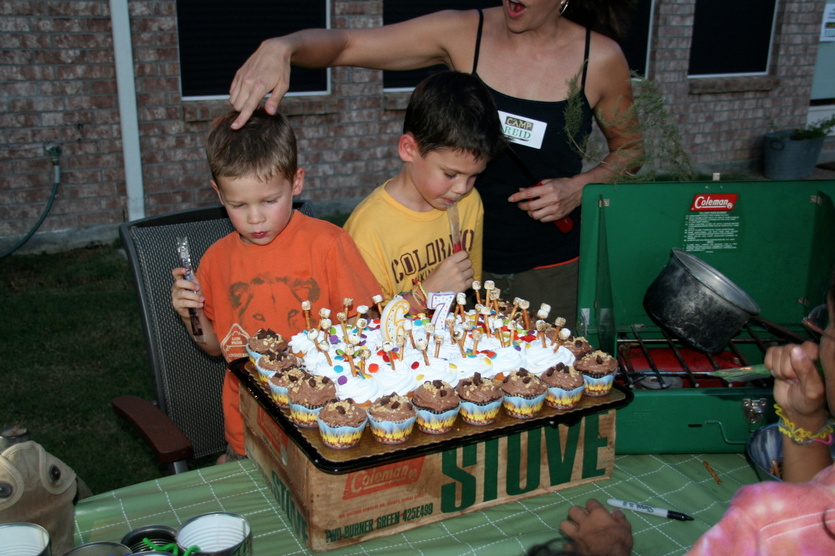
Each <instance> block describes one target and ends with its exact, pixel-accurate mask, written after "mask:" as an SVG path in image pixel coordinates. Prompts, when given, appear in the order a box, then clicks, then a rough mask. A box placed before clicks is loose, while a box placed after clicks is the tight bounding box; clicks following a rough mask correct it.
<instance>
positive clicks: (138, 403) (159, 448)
mask: <svg viewBox="0 0 835 556" xmlns="http://www.w3.org/2000/svg"><path fill="white" fill-rule="evenodd" d="M110 403H111V404H112V405H113V411H115V412H116V415H118V416H119V417H121V418H122V419H124V420H125V421H127V422H128V423H130V425H131V426H132V427H133V428H134V429H135V430H136V431H137V432H138V433H139V435H140V436H141V437H142V438H143V439H144V440H145V442H146V443H147V444H148V446H150V448H151V450H153V452H154V454H156V457H157V459H158V460H159V461H160V463H166V464H171V463H175V462H178V461H182V460H187V459H191V458H192V457H193V456H194V447H193V446H192V444H191V441H190V440H189V439H188V438H186V436H185V435H184V434H183V433H182V431H181V430H180V429H179V428H178V427H177V425H175V424H174V422H173V421H172V420H171V419H170V418H169V417H168V415H166V414H165V413H163V412H162V410H161V409H160V408H158V407H157V406H155V405H154V404H152V403H151V402H149V401H148V400H146V399H143V398H140V397H138V396H119V397H118V398H113V399H112V400H111V402H110Z"/></svg>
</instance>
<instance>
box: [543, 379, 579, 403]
mask: <svg viewBox="0 0 835 556" xmlns="http://www.w3.org/2000/svg"><path fill="white" fill-rule="evenodd" d="M585 390H586V385H585V383H583V384H581V385H580V386H578V387H577V388H574V389H572V390H566V389H565V388H560V387H559V386H549V387H548V393H547V395H546V396H545V404H546V405H547V406H548V407H552V408H554V409H571V408H572V407H574V406H575V405H577V402H579V401H580V398H582V397H583V392H585Z"/></svg>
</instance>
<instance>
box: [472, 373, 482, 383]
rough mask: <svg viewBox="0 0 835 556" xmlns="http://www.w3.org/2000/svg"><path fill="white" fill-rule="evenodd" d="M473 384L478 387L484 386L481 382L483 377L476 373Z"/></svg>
mask: <svg viewBox="0 0 835 556" xmlns="http://www.w3.org/2000/svg"><path fill="white" fill-rule="evenodd" d="M473 384H475V385H476V386H481V385H482V384H484V381H483V380H481V375H480V374H478V373H476V374H475V375H474V376H473Z"/></svg>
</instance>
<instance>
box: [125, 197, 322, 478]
mask: <svg viewBox="0 0 835 556" xmlns="http://www.w3.org/2000/svg"><path fill="white" fill-rule="evenodd" d="M293 208H295V209H298V210H299V211H300V212H302V213H304V214H307V215H308V216H314V214H313V211H312V209H311V207H310V203H306V202H304V201H297V202H295V203H294V204H293ZM233 230H234V228H233V227H232V223H231V222H230V221H229V218H228V217H227V215H226V210H225V209H224V208H223V207H222V206H220V205H218V206H213V207H207V208H198V209H189V210H184V211H179V212H174V213H169V214H164V215H160V216H153V217H150V218H144V219H142V220H136V221H133V222H127V223H124V224H122V225H121V226H120V228H119V235H120V236H121V238H122V242H123V243H124V246H125V250H126V251H127V256H128V262H129V265H130V267H131V270H132V271H133V275H134V280H135V283H136V290H137V294H138V296H139V305H140V312H141V318H142V327H143V329H144V332H145V343H146V347H147V349H148V356H149V359H150V363H151V379H152V382H153V388H154V396H155V402H154V403H153V404H152V403H151V402H149V401H147V400H145V399H143V398H140V397H138V396H132V395H125V396H119V397H117V398H114V399H113V400H112V404H113V409H114V411H115V412H116V413H117V414H118V415H119V416H120V417H122V418H123V419H125V420H126V421H127V422H128V423H130V424H131V426H133V427H134V428H135V429H136V430H137V431H138V432H139V434H140V435H141V436H142V437H143V439H144V440H145V441H146V442H147V443H148V445H149V446H150V448H151V449H152V450H153V452H154V453H155V455H156V457H157V459H158V460H159V462H160V463H161V464H164V465H165V466H167V471H168V472H170V473H180V472H183V471H187V470H188V461H189V460H191V459H193V458H200V457H203V456H207V455H211V454H219V453H220V452H223V451H224V449H225V447H226V441H225V439H224V435H223V411H222V408H221V390H222V385H223V375H224V372H225V370H226V363H225V361H224V360H223V358H222V357H211V356H209V355H207V354H206V353H205V352H204V351H203V350H202V349H200V347H198V346H197V345H196V344H195V343H194V342H193V341H192V340H191V338H190V337H189V335H188V332H187V331H186V329H185V327H184V326H183V323H182V321H181V319H180V317H179V315H177V313H176V312H175V311H174V309H173V308H172V307H171V283H172V280H173V279H172V277H171V269H173V268H176V267H178V266H180V263H179V260H178V258H177V252H176V239H177V238H178V237H187V238H188V242H189V251H190V253H191V260H192V265H193V266H194V268H195V269H196V268H197V266H198V264H199V263H200V259H201V257H202V256H203V253H205V251H206V249H208V247H209V246H210V245H211V244H213V243H214V242H215V241H217V240H218V239H220V238H222V237H223V236H225V235H227V234H229V233H230V232H232V231H233Z"/></svg>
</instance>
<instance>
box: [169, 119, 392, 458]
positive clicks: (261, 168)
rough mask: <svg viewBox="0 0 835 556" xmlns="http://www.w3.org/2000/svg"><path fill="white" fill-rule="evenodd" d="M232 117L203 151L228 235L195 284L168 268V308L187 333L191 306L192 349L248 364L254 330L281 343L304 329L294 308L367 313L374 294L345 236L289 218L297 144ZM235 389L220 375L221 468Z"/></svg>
mask: <svg viewBox="0 0 835 556" xmlns="http://www.w3.org/2000/svg"><path fill="white" fill-rule="evenodd" d="M237 116H238V115H237V113H230V114H227V115H226V116H223V117H221V118H219V119H217V120H215V121H214V122H213V124H212V129H211V130H210V132H209V138H208V142H207V146H206V154H207V157H208V160H209V166H210V169H211V172H212V180H211V184H212V187H213V188H214V190H215V191H216V192H217V195H218V198H219V199H220V202H221V204H223V206H224V207H226V212H227V213H228V214H229V219H230V220H231V221H232V225H233V226H234V227H235V231H234V232H232V233H231V234H229V235H228V236H226V237H224V238H221V239H220V240H218V241H217V242H216V243H214V244H213V245H212V246H211V247H209V249H208V250H206V253H205V254H204V255H203V258H202V260H201V261H200V266H199V267H198V269H197V276H196V279H195V281H193V282H191V281H188V280H186V279H185V277H184V273H185V269H183V268H175V269H174V270H173V271H172V274H173V276H174V278H175V281H174V285H173V286H172V288H171V302H172V304H173V306H174V309H175V310H176V311H177V313H178V314H179V315H180V317H181V318H182V319H183V322H184V324H185V325H186V329H187V330H188V331H189V334H191V321H190V316H189V309H190V308H196V309H198V311H199V318H200V322H201V325H202V327H203V333H204V342H202V343H198V345H199V346H200V347H201V348H202V349H203V350H204V351H206V353H208V354H210V355H222V356H223V357H224V358H225V359H226V361H232V360H234V359H237V358H239V357H246V355H247V354H246V344H247V342H248V340H249V337H250V336H251V335H252V334H254V333H255V332H257V331H258V330H259V329H260V328H271V329H273V330H274V331H276V332H278V333H279V334H281V335H282V336H284V337H285V338H290V337H291V336H292V335H293V334H296V333H298V332H300V331H302V330H304V329H305V328H306V323H305V320H304V315H303V313H302V311H301V303H302V301H310V302H311V305H312V309H311V312H312V313H313V314H318V312H319V309H321V308H328V309H330V308H338V307H342V306H343V300H344V299H345V298H351V299H353V300H354V302H355V303H354V305H353V307H357V306H358V305H368V306H373V305H374V304H373V302H372V300H371V298H372V296H374V295H377V294H379V292H380V288H379V286H378V285H377V281H376V280H375V278H374V275H373V274H372V273H371V271H369V270H368V267H367V266H366V264H365V262H364V261H363V259H362V257H361V256H360V254H359V252H358V251H357V248H356V246H355V244H354V242H353V240H352V239H351V238H350V236H349V235H348V234H347V233H346V232H344V231H343V230H341V229H340V228H338V227H337V226H334V225H332V224H330V223H328V222H325V221H323V220H317V219H315V218H310V217H308V216H305V215H303V214H301V213H300V212H298V211H294V210H293V197H294V196H295V195H298V194H300V193H301V191H302V187H303V185H304V169H303V168H299V167H298V165H297V151H296V138H295V135H294V133H293V130H292V129H291V128H290V125H289V124H288V122H287V120H286V119H285V118H284V117H283V116H281V115H275V116H270V115H269V114H267V113H266V112H265V111H263V110H258V111H256V112H255V113H254V114H253V116H252V118H250V120H249V121H248V122H247V124H246V125H245V126H244V127H243V128H241V129H240V130H238V131H233V130H232V128H231V123H232V122H233V121H234V120H235V118H237ZM192 337H193V336H192ZM196 378H197V377H196ZM238 386H239V384H238V380H237V378H236V377H235V376H233V375H232V373H231V371H229V370H227V371H226V376H225V378H224V383H223V415H224V421H225V424H224V426H225V434H226V441H227V443H228V448H227V454H226V457H225V458H224V457H223V456H221V458H220V460H219V462H222V461H226V460H232V459H237V458H240V457H244V454H245V451H244V425H243V417H242V415H241V411H240V406H239V397H238Z"/></svg>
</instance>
